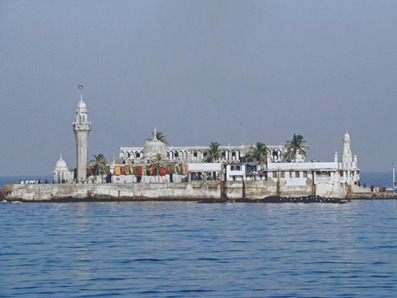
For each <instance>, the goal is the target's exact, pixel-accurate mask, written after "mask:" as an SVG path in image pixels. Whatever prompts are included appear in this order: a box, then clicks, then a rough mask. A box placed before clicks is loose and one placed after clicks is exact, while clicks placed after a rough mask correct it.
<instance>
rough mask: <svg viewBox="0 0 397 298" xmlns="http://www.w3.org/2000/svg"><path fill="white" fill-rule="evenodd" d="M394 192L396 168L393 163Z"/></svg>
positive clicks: (394, 187) (394, 188)
mask: <svg viewBox="0 0 397 298" xmlns="http://www.w3.org/2000/svg"><path fill="white" fill-rule="evenodd" d="M395 190H396V166H395V164H394V161H393V191H395Z"/></svg>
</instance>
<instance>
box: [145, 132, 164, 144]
mask: <svg viewBox="0 0 397 298" xmlns="http://www.w3.org/2000/svg"><path fill="white" fill-rule="evenodd" d="M155 133H156V139H157V140H159V141H160V142H163V143H164V144H166V145H168V140H167V137H166V136H165V135H164V134H163V133H162V132H161V131H157V130H154V131H152V136H153V138H154V134H155ZM146 140H148V141H149V140H150V139H146Z"/></svg>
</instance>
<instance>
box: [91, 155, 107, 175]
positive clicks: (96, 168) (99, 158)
mask: <svg viewBox="0 0 397 298" xmlns="http://www.w3.org/2000/svg"><path fill="white" fill-rule="evenodd" d="M93 155H94V158H93V159H92V160H90V162H89V165H88V166H89V167H90V168H91V169H92V173H93V174H94V175H95V176H96V175H99V174H106V172H107V166H106V157H105V155H103V154H102V153H99V154H98V155H95V154H93Z"/></svg>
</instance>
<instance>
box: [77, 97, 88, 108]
mask: <svg viewBox="0 0 397 298" xmlns="http://www.w3.org/2000/svg"><path fill="white" fill-rule="evenodd" d="M77 110H87V105H86V104H85V102H84V101H83V96H81V97H80V101H79V102H78V104H77Z"/></svg>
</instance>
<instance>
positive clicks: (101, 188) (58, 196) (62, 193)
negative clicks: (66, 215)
mask: <svg viewBox="0 0 397 298" xmlns="http://www.w3.org/2000/svg"><path fill="white" fill-rule="evenodd" d="M354 190H355V192H354V193H352V189H351V187H348V186H347V185H345V184H333V185H331V184H326V183H323V184H316V185H312V184H311V183H307V185H305V186H301V185H299V186H294V185H287V184H286V183H276V182H274V181H271V180H266V181H223V182H221V181H192V182H182V183H129V184H122V183H120V184H118V183H109V184H106V183H87V184H13V185H6V186H5V187H4V189H3V190H2V192H3V199H6V200H7V201H25V202H43V201H44V202H46V201H47V202H51V201H62V200H65V199H73V200H79V199H80V200H83V199H85V200H87V199H89V200H129V201H134V200H135V201H141V200H185V201H201V200H203V199H213V200H221V199H227V200H238V199H247V200H258V199H262V198H266V197H274V196H277V197H285V198H290V197H299V196H321V197H324V198H340V199H344V198H347V197H349V198H354V197H355V196H357V197H359V196H362V197H366V196H367V197H368V196H370V195H371V193H368V192H367V191H366V190H365V189H363V188H358V187H356V189H354ZM360 191H361V192H360Z"/></svg>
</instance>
